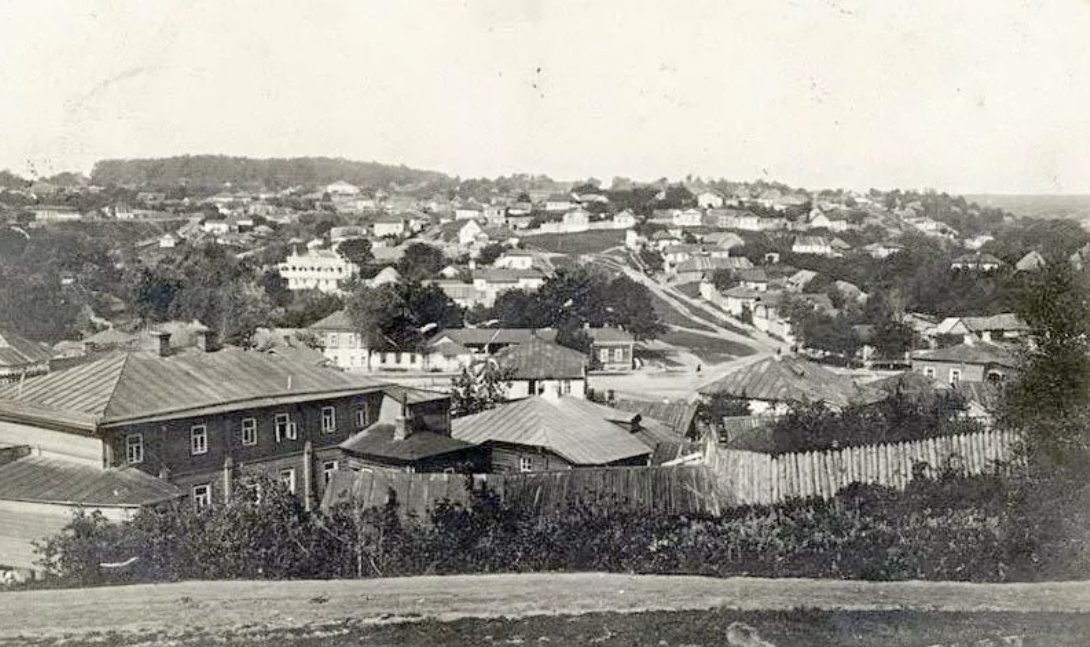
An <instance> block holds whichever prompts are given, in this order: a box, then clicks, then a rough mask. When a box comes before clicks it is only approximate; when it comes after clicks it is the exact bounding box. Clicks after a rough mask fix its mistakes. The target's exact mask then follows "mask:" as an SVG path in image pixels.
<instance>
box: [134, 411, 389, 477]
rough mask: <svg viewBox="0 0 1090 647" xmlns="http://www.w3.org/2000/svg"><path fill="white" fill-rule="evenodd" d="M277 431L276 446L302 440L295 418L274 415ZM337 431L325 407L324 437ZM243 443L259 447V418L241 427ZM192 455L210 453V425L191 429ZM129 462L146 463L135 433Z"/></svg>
mask: <svg viewBox="0 0 1090 647" xmlns="http://www.w3.org/2000/svg"><path fill="white" fill-rule="evenodd" d="M355 423H356V428H358V429H363V428H364V427H366V426H367V425H368V423H369V415H368V410H367V407H366V406H361V407H357V408H356V412H355ZM273 431H274V433H275V439H276V442H278V443H279V442H283V441H287V440H298V439H299V427H298V425H297V424H296V423H295V422H293V421H292V419H291V414H287V413H277V414H274V415H273ZM336 431H337V409H336V408H334V407H322V433H323V434H332V433H334V432H336ZM240 432H241V441H242V445H243V446H244V447H254V446H257V444H258V434H257V418H243V419H242V422H241V423H240ZM189 453H190V455H191V456H199V455H201V454H207V453H208V425H205V424H197V425H193V426H192V427H190V428H189ZM125 461H126V462H127V463H129V464H130V465H135V464H138V463H143V462H144V434H141V433H134V434H127V435H126V436H125Z"/></svg>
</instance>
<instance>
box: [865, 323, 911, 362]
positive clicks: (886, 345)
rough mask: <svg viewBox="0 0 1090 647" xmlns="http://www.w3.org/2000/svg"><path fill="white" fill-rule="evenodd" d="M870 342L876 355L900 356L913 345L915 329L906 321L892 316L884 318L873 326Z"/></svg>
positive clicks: (886, 356)
mask: <svg viewBox="0 0 1090 647" xmlns="http://www.w3.org/2000/svg"><path fill="white" fill-rule="evenodd" d="M871 343H872V344H873V345H874V351H875V354H876V355H877V356H878V357H880V358H883V359H896V358H901V357H904V354H905V353H907V352H908V351H910V350H912V348H913V347H914V346H915V344H916V331H915V330H913V329H912V326H910V325H908V324H906V323H902V322H900V321H896V320H894V319H892V318H891V319H886V320H884V321H882V322H881V323H879V324H878V325H876V326H875V327H874V338H873V339H872V340H871Z"/></svg>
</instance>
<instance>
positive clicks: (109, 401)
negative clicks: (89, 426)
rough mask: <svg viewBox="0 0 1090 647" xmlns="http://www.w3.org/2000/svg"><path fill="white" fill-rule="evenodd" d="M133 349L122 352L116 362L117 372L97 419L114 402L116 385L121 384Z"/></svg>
mask: <svg viewBox="0 0 1090 647" xmlns="http://www.w3.org/2000/svg"><path fill="white" fill-rule="evenodd" d="M132 354H133V351H129V352H126V353H123V354H122V356H121V361H120V362H119V364H118V368H117V374H116V375H115V376H114V380H113V386H111V387H110V395H109V397H107V398H106V404H105V405H104V406H103V407H102V411H100V412H98V417H99V419H103V418H105V417H106V412H107V411H109V410H110V405H112V404H113V402H114V397H115V396H116V395H117V386H118V385H119V384H121V376H122V374H123V373H124V372H125V369H126V368H127V367H128V365H129V360H130V359H131V358H132Z"/></svg>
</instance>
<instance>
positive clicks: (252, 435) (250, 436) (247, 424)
mask: <svg viewBox="0 0 1090 647" xmlns="http://www.w3.org/2000/svg"><path fill="white" fill-rule="evenodd" d="M242 444H243V445H256V444H257V419H256V418H243V419H242Z"/></svg>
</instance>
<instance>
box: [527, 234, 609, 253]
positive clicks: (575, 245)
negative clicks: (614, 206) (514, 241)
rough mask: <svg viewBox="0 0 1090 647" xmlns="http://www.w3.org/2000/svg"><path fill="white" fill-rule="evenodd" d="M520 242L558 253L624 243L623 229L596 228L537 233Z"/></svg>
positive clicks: (589, 249)
mask: <svg viewBox="0 0 1090 647" xmlns="http://www.w3.org/2000/svg"><path fill="white" fill-rule="evenodd" d="M522 242H524V243H525V244H526V246H527V247H536V248H538V249H543V250H545V251H547V252H556V253H558V254H571V255H578V254H591V253H594V252H600V251H603V250H606V249H609V248H610V247H617V246H618V245H623V244H624V230H623V229H598V230H593V231H584V232H582V233H578V234H538V235H536V236H526V237H525V238H523V239H522Z"/></svg>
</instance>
